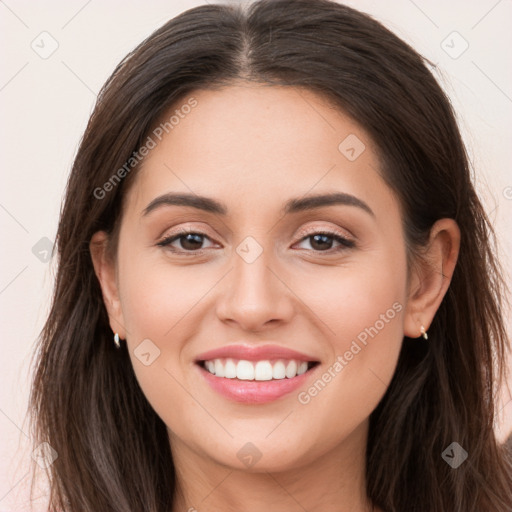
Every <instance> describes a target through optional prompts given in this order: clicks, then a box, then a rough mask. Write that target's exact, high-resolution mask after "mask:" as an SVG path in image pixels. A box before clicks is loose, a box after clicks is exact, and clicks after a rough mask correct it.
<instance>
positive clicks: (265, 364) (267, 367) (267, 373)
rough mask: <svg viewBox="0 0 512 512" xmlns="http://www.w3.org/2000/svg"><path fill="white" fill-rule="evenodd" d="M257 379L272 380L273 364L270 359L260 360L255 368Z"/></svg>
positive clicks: (255, 377)
mask: <svg viewBox="0 0 512 512" xmlns="http://www.w3.org/2000/svg"><path fill="white" fill-rule="evenodd" d="M254 379H255V380H272V365H271V364H270V361H258V362H257V363H256V366H255V368H254Z"/></svg>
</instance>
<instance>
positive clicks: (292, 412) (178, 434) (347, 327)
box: [90, 83, 460, 512]
mask: <svg viewBox="0 0 512 512" xmlns="http://www.w3.org/2000/svg"><path fill="white" fill-rule="evenodd" d="M193 96H194V97H195V98H196V100H197V102H198V105H197V106H196V107H195V108H194V109H193V110H192V111H191V112H190V113H189V114H188V115H187V116H185V117H184V119H181V120H180V122H179V124H178V125H177V126H175V127H174V129H173V130H172V131H170V132H169V133H168V134H167V135H165V136H164V137H163V139H162V141H161V142H160V143H158V145H157V146H156V147H155V148H154V149H152V150H151V151H150V153H149V154H148V156H147V157H146V158H145V161H144V163H143V167H142V169H141V170H140V172H139V173H138V175H137V176H136V177H135V181H134V183H133V186H132V187H131V188H130V189H129V192H128V195H127V197H126V198H125V199H126V208H125V211H124V214H123V218H122V224H121V229H120V235H119V236H120V238H119V247H118V253H117V257H116V260H115V261H110V260H109V258H108V257H107V256H106V252H105V242H106V240H107V237H106V234H105V233H104V232H98V233H96V234H95V235H94V236H93V238H92V239H91V244H90V249H91V255H92V258H93V262H94V266H95V271H96V275H97V276H98V279H99V281H100V283H101V286H102V290H103V295H104V300H105V304H106V306H107V310H108V313H109V318H110V325H111V327H112V330H113V332H118V333H119V335H120V337H121V339H126V343H127V345H128V349H129V353H130V357H131V361H132V364H133V368H134V371H135V374H136V376H137V379H138V381H139V383H140V386H141V388H142V390H143V392H144V393H145V395H146V397H147V398H148V400H149V402H150V403H151V405H152V406H153V408H154V409H155V411H156V412H157V414H158V415H159V416H160V417H161V418H162V420H163V421H164V422H165V424H166V425H167V427H168V431H169V441H170V446H171V449H172V453H173V458H174V463H175V466H176V470H177V475H178V487H179V492H178V493H177V496H176V498H177V502H176V506H175V508H174V509H173V512H174V511H178V510H180V511H185V510H194V509H195V510H199V511H218V510H224V511H240V510H244V512H260V511H261V510H273V511H283V512H284V511H286V512H289V511H303V510H308V511H320V510H321V511H322V512H341V511H343V512H348V511H351V512H363V511H367V510H371V506H370V505H369V503H368V501H367V498H366V493H365V474H364V469H365V467H364V464H365V462H364V460H365V459H364V456H365V449H366V441H367V432H368V418H369V415H370V413H371V412H372V411H373V410H374V409H375V407H376V406H377V404H378V402H379V400H380V399H381V398H382V396H383V395H384V393H385V391H386V389H387V387H388V385H389V383H390V381H391V378H392V376H393V373H394V371H395V368H396V364H397V359H398V355H399V351H400V348H401V343H402V340H403V336H404V335H406V336H409V337H413V338H415V337H419V336H420V326H421V325H424V326H425V328H426V329H427V330H428V327H429V325H430V323H431V321H432V319H433V317H434V315H435V313H436V310H437V309H438V307H439V305H440V303H441V300H442V298H443V296H444V294H445V293H446V290H447V288H448V285H449V282H450V279H451V276H452V273H453V269H454V266H455V263H456V259H457V255H458V250H459V243H460V242H459V241H460V233H459V229H458V227H457V225H456V223H455V222H454V221H453V220H450V219H442V220H440V221H438V222H437V223H436V224H435V225H434V226H433V228H432V232H431V239H430V240H431V243H430V245H429V249H428V252H427V253H426V260H427V261H428V262H429V264H428V265H426V264H421V265H414V266H413V268H412V269H411V274H410V276H409V277H410V278H409V279H408V273H407V265H406V246H405V240H404V234H403V231H402V223H401V210H400V206H399V203H398V200H397V197H396V195H395V193H394V192H393V191H392V190H391V189H390V188H389V187H388V186H387V185H386V183H385V182H384V181H383V179H382V177H381V176H380V174H379V161H378V159H377V156H376V151H375V147H374V144H373V143H372V141H371V139H370V138H369V136H368V135H367V134H366V132H365V131H364V130H363V129H362V128H361V127H360V126H358V125H357V124H356V123H355V122H354V121H352V120H351V119H350V118H349V117H347V116H346V115H344V114H343V113H342V112H340V111H339V110H337V109H334V108H333V107H332V106H330V105H329V104H328V103H327V102H326V101H325V100H324V99H323V98H322V97H320V96H318V95H316V94H315V93H313V92H311V91H307V90H301V89H297V88H291V87H276V86H262V85H254V84H246V83H241V84H233V85H232V86H230V87H227V88H224V89H221V90H217V91H203V90H202V91H196V92H195V93H194V94H193ZM183 103H185V101H184V102H183ZM174 108H176V107H174ZM174 108H173V109H172V110H174ZM350 134H355V135H356V136H357V137H358V138H359V139H360V140H361V141H362V142H363V143H364V144H365V150H364V151H363V152H362V154H361V155H360V156H359V157H358V158H357V159H356V160H354V161H349V160H348V159H347V158H346V156H345V155H344V154H342V152H340V151H339V150H338V146H339V144H340V142H341V141H343V140H344V139H345V138H346V137H347V136H348V135H350ZM340 191H342V192H346V193H349V194H352V195H354V196H356V197H358V198H359V199H361V200H362V201H364V202H365V203H367V205H368V206H369V207H370V208H371V210H372V211H373V212H374V216H372V215H370V214H368V213H367V212H366V211H364V210H363V209H361V208H358V207H355V206H350V205H331V206H325V207H322V208H318V209H315V210H310V211H304V212H299V213H293V214H289V215H286V216H283V215H282V214H281V208H282V207H283V204H284V202H285V201H286V200H288V199H290V198H299V197H303V196H304V195H312V194H317V193H321V192H340ZM164 192H185V193H187V192H193V193H194V194H198V195H205V196H209V197H212V198H214V199H216V200H218V201H220V202H222V203H225V205H226V206H227V208H228V214H227V215H226V216H221V215H218V214H212V213H208V212H203V211H199V210H195V209H193V208H190V207H185V206H163V207H161V208H158V209H155V210H154V211H153V212H151V213H150V214H148V215H147V216H144V215H143V214H142V212H143V210H144V209H145V208H146V206H147V205H148V204H149V203H150V202H151V201H152V200H153V199H154V198H155V197H157V196H159V195H161V194H163V193H164ZM179 227H188V228H193V230H194V231H199V232H200V233H204V234H205V235H206V237H203V238H199V242H197V243H196V245H193V246H192V249H190V247H191V244H190V243H189V244H187V241H186V240H185V239H183V238H182V239H177V240H175V241H174V242H173V244H172V246H173V247H174V248H175V250H176V251H181V252H182V253H185V252H186V251H187V250H188V252H189V253H193V250H194V249H193V247H198V248H199V249H203V255H192V256H190V255H186V254H184V255H179V254H176V253H173V252H171V250H170V249H169V247H160V246H158V245H157V243H158V242H159V241H161V240H162V239H163V238H165V237H166V236H169V235H172V234H174V233H175V232H176V230H177V228H179ZM310 228H311V229H312V228H315V229H314V231H313V233H315V232H322V231H325V230H328V231H333V232H336V233H337V234H340V235H342V236H346V237H348V238H350V239H351V240H354V241H355V243H356V246H355V247H354V248H342V250H340V251H338V252H335V251H336V249H337V248H339V247H340V244H339V243H337V242H336V241H334V240H333V239H327V242H326V243H325V244H324V245H323V246H322V245H319V244H318V243H316V244H315V240H313V238H312V237H311V236H309V237H308V238H305V237H306V235H307V234H308V233H304V230H305V229H310ZM247 236H251V237H253V238H254V239H255V240H256V241H257V243H258V244H259V246H260V247H261V249H262V253H261V255H260V256H259V257H258V258H257V259H256V260H255V261H254V262H252V263H247V262H246V261H245V260H244V259H243V258H242V257H240V256H239V254H238V253H237V252H236V249H237V247H238V246H239V244H240V243H241V242H242V241H243V240H244V239H245V238H246V237H247ZM329 244H330V245H329ZM327 253H330V254H327ZM443 274H444V275H443ZM393 304H398V305H399V307H400V311H395V313H396V314H395V315H394V318H392V319H388V322H385V325H384V327H383V328H380V329H379V330H378V333H377V334H376V335H374V337H373V338H369V339H368V343H367V345H366V346H363V345H362V344H360V345H361V346H362V349H361V350H360V351H359V352H358V353H357V355H354V357H353V358H352V359H351V360H350V361H347V364H346V366H344V367H343V369H342V371H339V372H338V373H336V376H335V377H334V378H332V379H331V381H330V382H329V383H328V384H327V385H326V386H325V387H324V388H323V389H322V390H321V391H320V392H319V393H318V394H317V395H316V396H314V397H312V398H311V400H310V401H309V402H308V403H307V404H303V403H300V402H299V400H298V398H297V392H293V393H291V394H289V395H286V396H284V397H282V398H280V399H278V400H276V401H274V402H270V403H265V404H258V405H248V404H240V403H236V402H233V401H230V400H228V399H226V398H224V397H223V396H221V395H219V394H217V393H216V392H215V391H213V390H212V389H211V388H210V387H209V386H208V385H207V384H206V382H205V381H204V380H203V378H201V376H200V374H199V373H198V370H197V367H196V365H195V363H194V359H195V357H196V356H197V355H198V354H200V353H202V352H204V351H206V350H210V349H213V348H218V347H221V346H224V345H227V344H233V343H237V342H244V341H245V342H246V343H247V344H251V345H257V344H259V343H265V342H273V343H277V344H279V345H282V346H285V347H290V348H293V349H295V350H299V351H302V352H305V353H308V354H312V355H314V356H315V358H316V359H318V360H319V361H320V366H319V367H318V368H317V369H316V370H315V375H316V377H315V379H311V378H309V380H308V383H307V384H306V385H305V386H304V387H303V388H301V389H300V390H299V391H303V390H306V391H307V389H309V388H310V387H311V385H312V384H313V383H314V381H315V380H316V379H317V378H318V377H320V376H321V375H322V374H323V373H325V372H326V371H328V368H329V367H332V365H333V363H334V362H335V361H336V356H337V355H342V356H343V354H344V353H345V352H346V351H347V350H349V348H350V346H351V343H352V342H353V340H355V339H357V336H358V334H360V333H361V332H362V331H364V329H365V328H368V327H370V326H374V325H375V324H376V321H377V320H379V318H382V317H381V316H380V315H382V314H386V311H388V310H389V309H390V308H392V305H393ZM386 318H387V317H386ZM144 339H150V340H151V342H152V343H153V344H154V345H155V346H156V347H158V349H159V350H160V355H159V357H157V358H156V359H155V360H154V362H152V364H150V365H149V366H145V365H144V364H142V363H141V361H140V360H139V359H138V358H137V357H136V356H135V354H134V350H135V349H136V348H137V346H138V345H139V344H140V343H141V342H142V340H144ZM421 342H423V340H418V343H421ZM247 442H251V443H252V444H253V445H254V446H255V447H256V448H257V449H258V451H259V452H260V453H261V458H260V459H259V460H258V461H257V462H256V463H255V464H254V465H252V466H250V467H247V466H246V464H244V462H243V461H241V460H240V459H239V458H238V457H237V453H238V451H239V450H240V449H241V448H242V447H243V446H244V445H245V444H246V443H247ZM375 510H378V509H377V508H375Z"/></svg>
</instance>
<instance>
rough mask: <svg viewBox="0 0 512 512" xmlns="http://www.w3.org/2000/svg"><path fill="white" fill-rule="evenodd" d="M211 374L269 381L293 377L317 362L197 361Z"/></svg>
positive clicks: (304, 371) (289, 360)
mask: <svg viewBox="0 0 512 512" xmlns="http://www.w3.org/2000/svg"><path fill="white" fill-rule="evenodd" d="M197 364H198V365H199V366H201V367H202V368H203V369H204V370H206V371H207V372H208V373H210V374H211V375H214V376H215V377H219V378H225V379H234V380H244V381H270V380H283V379H293V378H294V377H297V376H299V375H302V374H303V373H306V372H307V371H309V370H311V369H312V368H314V367H315V366H317V365H318V364H320V363H319V362H318V361H299V360H297V359H273V360H271V359H265V360H261V361H248V360H245V359H233V358H218V359H210V360H207V361H198V362H197Z"/></svg>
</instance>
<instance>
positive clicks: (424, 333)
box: [420, 325, 428, 340]
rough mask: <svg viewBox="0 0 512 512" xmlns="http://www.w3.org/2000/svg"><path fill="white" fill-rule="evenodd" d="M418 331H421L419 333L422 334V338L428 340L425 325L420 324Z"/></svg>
mask: <svg viewBox="0 0 512 512" xmlns="http://www.w3.org/2000/svg"><path fill="white" fill-rule="evenodd" d="M420 331H421V335H422V336H423V338H425V339H426V340H428V334H427V332H426V331H425V326H423V325H422V326H421V327H420Z"/></svg>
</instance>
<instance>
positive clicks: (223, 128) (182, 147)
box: [129, 84, 389, 211]
mask: <svg viewBox="0 0 512 512" xmlns="http://www.w3.org/2000/svg"><path fill="white" fill-rule="evenodd" d="M191 98H193V100H194V103H191V102H190V99H191ZM187 104H194V105H195V106H193V107H192V108H189V107H187V108H182V107H183V106H184V105H187ZM171 118H172V123H170V120H171ZM166 122H167V125H166V124H165V123H166ZM159 127H160V131H159V132H158V131H157V132H155V130H153V132H152V134H150V136H151V137H152V138H153V139H154V141H155V142H156V145H155V147H154V148H153V149H151V150H150V151H149V153H148V154H147V156H146V157H145V158H144V160H143V163H142V167H141V169H140V170H139V171H138V173H137V176H136V177H135V183H134V186H133V187H131V189H130V192H129V195H130V194H131V196H132V197H131V198H129V202H131V203H133V202H136V203H137V208H138V210H139V211H140V210H141V209H143V208H144V207H145V206H146V205H147V203H148V202H149V201H150V200H151V199H152V198H153V197H155V196H156V195H159V194H162V193H164V192H167V191H170V190H174V191H176V190H178V191H183V192H189V193H190V192H192V193H194V192H195V193H198V194H201V195H215V196H219V195H222V196H223V197H224V198H225V199H226V200H225V201H224V202H229V201H230V199H231V200H234V201H237V202H240V200H241V196H243V198H244V204H245V205H246V206H247V207H249V206H250V207H254V208H258V207H261V205H262V204H263V201H264V200H265V199H268V198H271V197H276V196H278V197H280V198H282V199H283V200H284V199H285V197H286V196H290V197H291V196H294V197H295V196H298V195H304V194H307V193H308V191H309V190H311V191H312V192H319V191H320V190H321V191H331V190H334V189H335V190H339V191H342V192H347V193H353V194H359V195H361V194H363V193H365V194H366V195H367V196H368V195H372V194H373V195H375V194H378V193H382V192H386V191H385V190H384V191H383V190H380V192H379V189H382V187H386V185H385V184H384V182H383V180H382V178H381V177H380V176H379V173H378V169H379V162H378V159H377V157H376V152H375V151H374V145H373V142H372V141H371V140H370V138H369V136H368V135H367V134H366V132H365V131H364V130H363V129H362V128H361V127H360V126H359V125H358V124H357V123H355V122H354V121H353V120H352V119H351V118H350V117H348V116H347V115H345V114H344V113H343V112H341V111H340V110H339V109H337V108H335V107H334V106H333V105H332V104H331V103H330V102H329V101H328V100H326V99H325V98H324V97H322V96H319V95H318V94H316V93H314V92H312V91H309V90H307V89H304V88H296V87H287V86H268V85H253V84H250V85H234V86H230V87H225V88H222V89H219V90H197V91H194V92H193V93H191V94H190V95H189V96H187V97H185V98H183V99H182V100H181V102H178V103H176V104H175V105H173V107H172V108H171V109H169V111H168V112H166V113H165V115H164V116H162V118H161V119H160V122H159V125H158V126H156V130H158V128H159ZM155 133H157V134H159V136H156V135H155ZM347 150H348V153H347ZM354 156H355V157H356V158H354ZM387 192H388V193H389V191H387Z"/></svg>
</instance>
